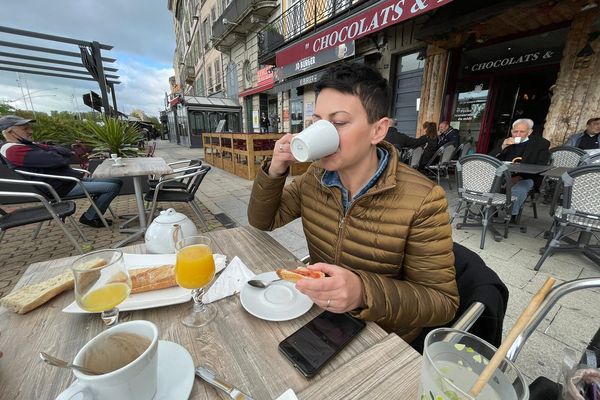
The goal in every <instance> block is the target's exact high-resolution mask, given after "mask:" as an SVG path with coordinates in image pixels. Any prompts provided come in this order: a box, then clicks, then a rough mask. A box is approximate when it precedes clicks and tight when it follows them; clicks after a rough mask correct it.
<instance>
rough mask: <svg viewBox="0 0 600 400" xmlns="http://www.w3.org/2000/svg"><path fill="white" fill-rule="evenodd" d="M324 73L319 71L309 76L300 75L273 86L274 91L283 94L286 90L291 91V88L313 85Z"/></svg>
mask: <svg viewBox="0 0 600 400" xmlns="http://www.w3.org/2000/svg"><path fill="white" fill-rule="evenodd" d="M324 73H325V71H324V70H320V71H317V72H313V73H311V74H306V75H302V76H301V77H299V78H295V79H290V80H287V81H285V82H283V83H280V84H278V85H275V90H276V91H277V92H285V91H288V90H292V89H293V88H297V87H301V86H306V85H310V84H313V83H315V82H316V81H318V80H319V78H320V77H321V75H323V74H324Z"/></svg>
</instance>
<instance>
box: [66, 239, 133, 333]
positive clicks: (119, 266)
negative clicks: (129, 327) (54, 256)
mask: <svg viewBox="0 0 600 400" xmlns="http://www.w3.org/2000/svg"><path fill="white" fill-rule="evenodd" d="M71 270H72V271H73V278H74V281H75V301H76V302H77V305H78V306H79V307H80V308H81V309H83V310H85V311H88V312H94V313H97V312H101V313H102V314H101V317H102V320H103V321H104V323H105V324H106V325H108V326H110V325H113V324H115V323H116V322H117V321H118V319H119V309H118V308H117V306H118V305H119V304H121V303H122V302H123V301H124V300H125V299H126V298H127V297H128V296H129V292H131V278H130V277H129V273H128V272H127V268H126V267H125V263H124V262H123V252H121V251H119V250H112V249H109V250H98V251H93V252H91V253H88V254H86V255H84V256H81V257H79V258H77V259H76V260H75V261H74V262H73V265H72V267H71Z"/></svg>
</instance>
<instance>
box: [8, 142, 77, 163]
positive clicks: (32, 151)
mask: <svg viewBox="0 0 600 400" xmlns="http://www.w3.org/2000/svg"><path fill="white" fill-rule="evenodd" d="M6 159H7V160H8V161H9V162H10V163H11V164H12V165H13V166H15V167H17V168H19V167H25V168H56V167H64V166H68V165H69V160H70V154H69V155H66V154H61V152H58V151H56V150H55V149H53V148H48V147H45V148H44V147H40V146H37V145H31V146H12V147H10V148H9V149H8V150H7V152H6Z"/></svg>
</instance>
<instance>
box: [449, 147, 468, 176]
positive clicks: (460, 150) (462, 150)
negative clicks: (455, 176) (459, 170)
mask: <svg viewBox="0 0 600 400" xmlns="http://www.w3.org/2000/svg"><path fill="white" fill-rule="evenodd" d="M469 150H471V143H469V142H466V143H461V144H460V145H459V146H458V147H457V148H456V149H455V150H454V153H452V158H451V159H450V161H449V162H448V169H449V170H452V171H454V172H455V173H456V161H458V160H459V159H460V158H463V157H464V156H466V155H467V154H469Z"/></svg>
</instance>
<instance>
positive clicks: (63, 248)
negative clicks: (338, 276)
mask: <svg viewBox="0 0 600 400" xmlns="http://www.w3.org/2000/svg"><path fill="white" fill-rule="evenodd" d="M156 156H158V157H163V158H165V159H166V160H167V161H173V160H180V159H189V158H197V157H202V156H203V151H202V149H188V148H183V147H180V146H177V145H173V144H171V143H169V142H165V141H159V142H158V146H157V150H156ZM290 179H291V178H290ZM442 184H443V186H444V187H445V188H446V189H447V187H448V186H447V183H445V182H443V183H442ZM251 188H252V182H251V181H247V180H245V179H242V178H239V177H237V176H235V175H232V174H230V173H227V172H225V171H222V170H220V169H218V168H213V169H212V170H211V171H210V173H209V174H208V175H207V177H206V179H205V180H204V182H203V183H202V185H201V187H200V190H199V193H198V194H197V198H198V199H199V200H200V202H201V203H202V207H205V213H204V215H205V216H207V217H208V218H209V219H210V224H211V229H213V228H214V229H223V226H222V224H221V223H220V222H219V220H221V221H226V222H233V224H237V225H247V223H248V220H247V217H246V208H247V205H248V200H249V198H250V190H251ZM447 195H448V201H449V205H450V210H454V208H455V206H456V202H457V194H456V189H455V188H454V189H453V190H449V189H447ZM79 207H84V206H79ZM186 207H187V206H186V205H183V206H182V205H177V206H176V208H177V209H178V210H180V211H182V212H184V213H185V214H187V215H188V216H190V217H192V218H193V217H194V214H193V213H192V212H191V210H187V209H186ZM84 208H85V207H84ZM116 209H117V211H118V212H125V211H126V210H127V212H132V211H133V210H135V203H134V200H133V198H132V197H131V196H127V197H123V198H120V199H119V201H118V203H117V205H116ZM538 213H539V219H537V220H534V219H533V218H532V212H531V209H530V208H527V209H526V210H525V211H524V222H525V223H526V224H527V225H528V231H527V232H526V233H521V232H519V231H518V230H517V229H511V231H510V234H509V237H508V239H505V240H503V241H501V242H495V241H494V240H493V238H492V237H491V236H488V238H487V240H486V245H485V249H484V250H480V249H479V239H480V230H478V229H474V230H457V229H455V228H454V229H453V237H454V241H456V242H458V243H461V244H463V245H465V246H466V247H468V248H470V249H472V250H474V251H475V252H477V253H478V254H479V255H480V256H481V257H482V258H483V259H484V260H485V261H486V263H487V264H488V265H489V266H490V267H491V268H492V269H493V270H494V271H496V273H497V274H498V275H499V276H500V278H501V279H502V280H503V281H504V282H505V283H506V285H507V286H508V288H509V290H510V299H509V304H508V310H507V315H506V318H505V324H504V326H505V327H504V333H505V334H506V333H507V331H508V329H509V328H510V327H512V325H513V324H514V322H515V320H516V319H517V317H518V316H519V315H520V313H521V311H522V310H523V309H524V308H525V306H526V305H527V303H528V302H529V301H530V300H531V298H532V296H533V294H534V293H535V292H536V291H537V290H538V289H539V288H540V287H541V285H542V283H543V281H544V280H545V279H546V277H548V276H550V275H551V276H553V277H555V278H557V280H558V281H559V282H563V281H566V280H573V279H577V278H584V277H600V267H598V266H596V265H595V264H593V263H591V262H590V261H589V260H587V259H586V258H584V257H581V256H579V255H576V254H559V255H555V256H553V257H551V258H549V259H548V260H547V261H546V262H545V263H544V265H543V267H542V269H541V271H539V272H536V271H534V270H533V266H534V265H535V263H536V261H537V260H538V259H539V254H538V250H539V248H540V247H542V246H543V245H544V243H545V240H544V239H543V237H542V234H543V231H544V230H545V229H546V228H547V227H548V226H549V225H550V222H551V219H550V217H549V215H548V208H547V206H544V205H540V206H539V210H538ZM78 215H79V214H78ZM214 215H217V217H218V218H214ZM223 215H226V216H227V218H221V217H222V216H223ZM197 225H198V226H201V225H199V224H197ZM229 225H231V224H229ZM31 232H32V228H22V229H19V230H15V231H13V232H9V233H7V234H6V237H5V239H4V240H3V241H2V243H1V244H0V295H1V294H2V293H6V292H7V291H9V290H10V288H11V287H12V285H13V284H14V282H15V281H16V280H18V277H19V276H20V274H21V272H22V271H23V269H24V267H25V266H26V265H28V264H29V263H31V262H35V261H41V260H45V259H49V258H57V257H64V256H67V255H70V254H74V253H73V252H74V250H73V248H72V246H70V244H69V242H68V241H66V240H65V239H64V238H63V236H62V232H61V231H60V230H59V229H57V227H54V226H51V227H50V228H48V227H44V229H43V230H42V232H41V233H40V239H38V240H36V241H35V242H34V241H32V240H31V236H30V234H31ZM85 233H86V235H88V239H89V241H90V242H92V243H93V245H94V247H95V248H100V247H103V246H108V245H109V244H110V243H114V242H116V241H117V240H119V239H121V237H120V235H119V234H118V232H116V230H115V229H113V230H111V231H108V230H107V229H92V228H87V227H86V229H85ZM270 234H271V235H272V236H273V237H274V238H275V239H276V240H277V241H279V242H280V243H281V244H283V245H284V246H285V247H287V248H288V249H289V250H290V251H291V252H293V253H294V254H295V255H296V256H297V257H302V256H304V255H306V254H307V253H308V251H307V249H306V243H305V239H304V233H303V231H302V224H301V223H300V221H295V222H293V223H291V224H288V225H287V226H285V227H282V228H279V229H277V230H275V231H273V232H271V233H270ZM44 235H45V236H44ZM42 237H46V238H48V239H46V240H41V238H42ZM599 325H600V290H598V289H594V290H585V291H580V292H576V293H571V294H569V295H568V296H566V297H565V298H563V299H562V300H561V301H560V302H559V303H558V304H557V305H556V306H554V308H553V309H552V310H551V312H550V313H549V314H548V315H547V316H546V318H545V319H544V321H543V322H542V324H541V325H540V326H539V327H538V329H537V330H536V332H535V333H534V334H533V335H532V336H531V338H530V339H529V341H528V342H527V344H526V346H525V347H524V349H523V351H522V353H521V354H520V356H519V358H518V360H517V365H518V366H519V368H520V369H521V370H522V371H523V373H524V374H525V375H526V376H527V377H529V378H535V377H537V376H539V375H545V376H547V377H550V378H552V379H556V377H557V374H558V371H559V365H560V361H561V360H562V356H563V353H562V352H563V349H565V348H567V347H569V348H573V349H575V350H577V351H581V349H583V347H584V346H585V342H586V341H587V340H589V339H590V338H591V337H592V335H593V334H594V333H595V332H596V330H597V329H598V326H599Z"/></svg>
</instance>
